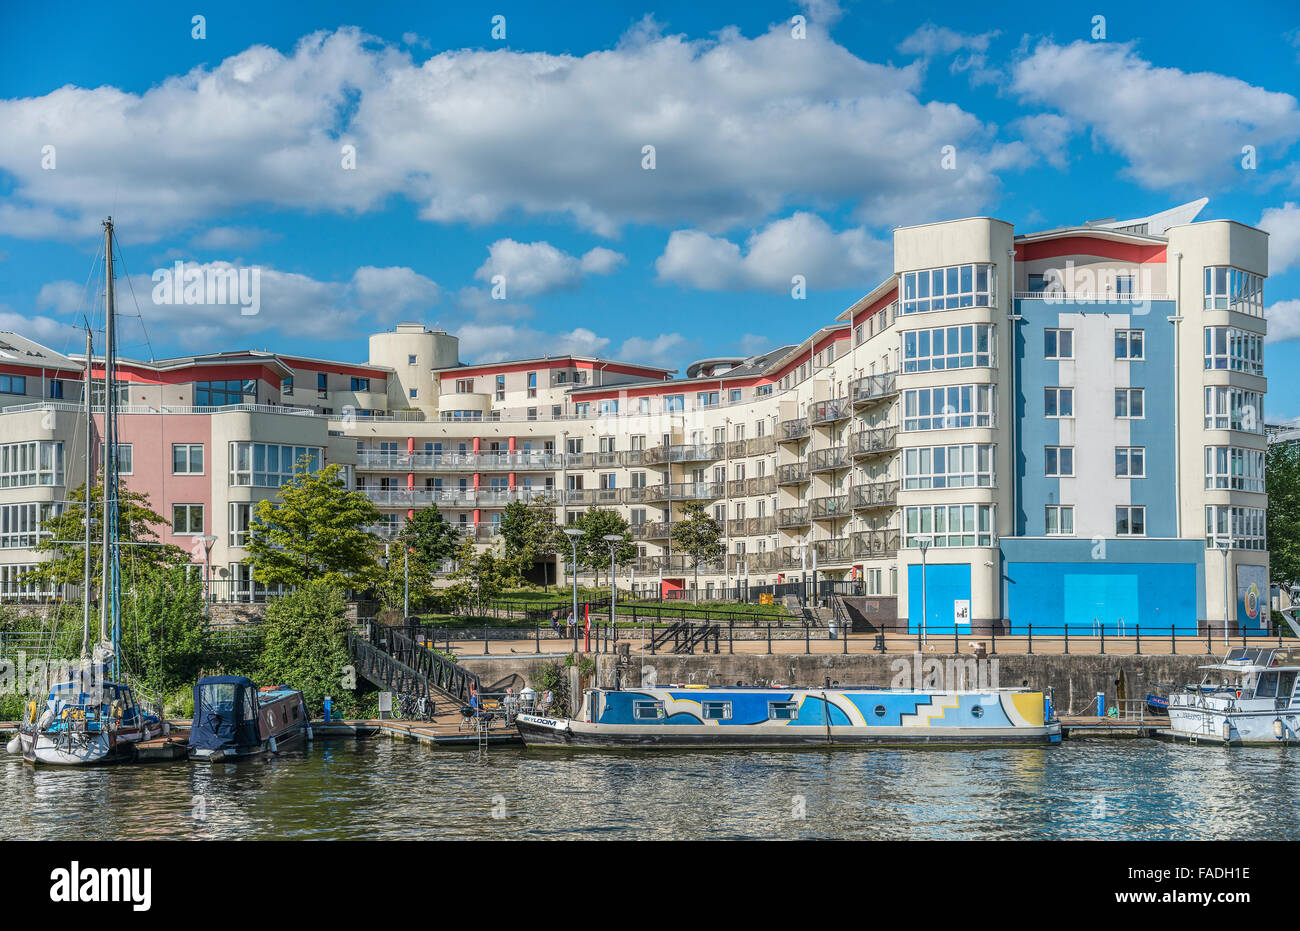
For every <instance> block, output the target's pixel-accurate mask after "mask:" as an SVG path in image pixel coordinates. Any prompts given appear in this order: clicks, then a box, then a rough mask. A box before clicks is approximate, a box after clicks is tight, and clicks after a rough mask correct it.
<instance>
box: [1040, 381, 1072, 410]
mask: <svg viewBox="0 0 1300 931" xmlns="http://www.w3.org/2000/svg"><path fill="white" fill-rule="evenodd" d="M1043 413H1044V414H1045V415H1046V416H1048V417H1073V416H1074V389H1073V388H1044V389H1043Z"/></svg>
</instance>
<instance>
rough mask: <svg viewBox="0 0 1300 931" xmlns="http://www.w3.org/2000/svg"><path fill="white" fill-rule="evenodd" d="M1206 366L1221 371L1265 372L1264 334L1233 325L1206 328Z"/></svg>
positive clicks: (1250, 373)
mask: <svg viewBox="0 0 1300 931" xmlns="http://www.w3.org/2000/svg"><path fill="white" fill-rule="evenodd" d="M1205 367H1206V368H1207V369H1215V370H1218V371H1230V372H1245V373H1246V374H1248V375H1263V374H1264V337H1262V336H1260V335H1259V334H1258V333H1250V332H1247V331H1246V330H1239V329H1237V328H1236V327H1230V326H1207V327H1206V328H1205Z"/></svg>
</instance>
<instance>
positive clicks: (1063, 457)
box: [1043, 446, 1074, 476]
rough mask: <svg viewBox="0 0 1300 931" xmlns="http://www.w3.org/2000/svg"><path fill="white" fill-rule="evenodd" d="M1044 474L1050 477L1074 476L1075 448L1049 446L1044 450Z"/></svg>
mask: <svg viewBox="0 0 1300 931" xmlns="http://www.w3.org/2000/svg"><path fill="white" fill-rule="evenodd" d="M1043 474H1044V475H1049V476H1061V475H1073V474H1074V447H1073V446H1047V447H1044V449H1043Z"/></svg>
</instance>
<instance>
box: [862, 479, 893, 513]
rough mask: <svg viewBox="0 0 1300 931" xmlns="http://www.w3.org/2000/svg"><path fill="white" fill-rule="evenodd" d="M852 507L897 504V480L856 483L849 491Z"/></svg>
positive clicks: (877, 506) (885, 506)
mask: <svg viewBox="0 0 1300 931" xmlns="http://www.w3.org/2000/svg"><path fill="white" fill-rule="evenodd" d="M851 497H852V499H853V507H854V509H857V508H892V507H894V506H895V505H897V504H898V482H897V481H896V480H895V481H887V482H867V483H866V484H863V485H857V486H855V487H854V489H853V491H852V492H851Z"/></svg>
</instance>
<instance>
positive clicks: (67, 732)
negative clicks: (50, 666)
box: [14, 667, 168, 766]
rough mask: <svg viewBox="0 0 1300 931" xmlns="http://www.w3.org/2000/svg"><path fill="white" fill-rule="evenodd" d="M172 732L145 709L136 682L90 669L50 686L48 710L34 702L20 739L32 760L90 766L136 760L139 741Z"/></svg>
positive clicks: (24, 753) (46, 705)
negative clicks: (112, 679)
mask: <svg viewBox="0 0 1300 931" xmlns="http://www.w3.org/2000/svg"><path fill="white" fill-rule="evenodd" d="M38 712H39V715H38ZM167 730H168V728H167V724H166V722H164V721H162V720H161V719H159V718H158V717H157V716H155V715H151V714H148V713H146V712H145V710H144V709H143V708H141V707H140V705H139V703H138V701H137V700H136V697H135V693H134V692H133V691H132V689H131V688H130V686H128V685H124V684H123V683H120V682H110V681H107V680H106V679H105V678H104V676H103V674H102V672H101V671H98V670H94V669H91V668H89V667H86V668H83V669H80V670H78V671H77V672H75V673H73V674H72V675H71V676H70V677H69V678H68V679H67V680H66V681H62V682H59V683H57V684H56V685H54V686H52V687H51V688H50V691H49V693H48V695H47V697H46V701H45V707H44V710H40V708H39V705H38V704H37V702H35V701H31V702H28V705H27V712H26V718H25V720H24V721H23V724H22V727H21V728H20V729H19V732H18V734H17V736H16V737H15V738H14V740H16V741H17V742H18V746H17V748H16V749H17V750H18V751H19V752H21V753H22V755H23V759H24V760H26V761H27V762H28V763H40V764H45V765H51V766H86V765H91V764H96V763H122V762H130V761H132V760H134V759H135V755H136V745H138V744H139V743H141V742H142V741H146V740H151V739H152V738H154V737H158V736H160V735H163V734H166V733H167Z"/></svg>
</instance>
